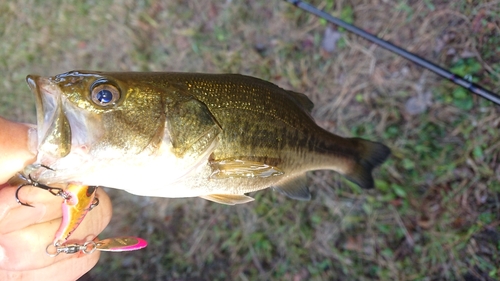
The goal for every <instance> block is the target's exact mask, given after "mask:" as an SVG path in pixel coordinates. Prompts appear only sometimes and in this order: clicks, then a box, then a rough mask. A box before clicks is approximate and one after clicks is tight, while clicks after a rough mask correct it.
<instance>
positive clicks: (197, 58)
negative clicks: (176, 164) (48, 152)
mask: <svg viewBox="0 0 500 281" xmlns="http://www.w3.org/2000/svg"><path fill="white" fill-rule="evenodd" d="M164 2H165V1H155V0H151V1H144V2H136V1H128V0H123V1H116V2H112V1H109V0H105V1H98V2H92V1H80V2H78V1H57V2H55V1H54V2H51V3H50V4H48V3H43V4H42V3H41V2H39V1H27V0H25V1H18V2H16V3H14V2H12V3H3V2H2V3H0V26H1V27H2V28H0V37H1V38H0V73H1V74H2V78H1V80H0V81H1V85H2V87H3V92H2V94H0V115H1V116H5V117H7V118H10V119H14V120H18V121H23V122H34V121H35V118H34V100H33V98H32V96H31V94H30V93H29V90H28V88H27V86H26V85H25V82H24V77H25V76H26V75H27V74H30V73H38V74H42V75H54V74H57V73H62V72H65V71H68V70H72V69H95V70H120V71H196V72H236V73H243V74H248V75H252V76H257V77H260V78H263V79H266V80H270V81H272V82H274V83H276V84H278V85H280V86H282V87H284V88H287V89H293V90H295V91H299V92H304V93H306V94H307V95H308V96H309V97H310V98H311V99H312V100H313V101H314V102H315V104H316V107H315V109H314V112H313V115H314V117H315V119H316V120H317V121H318V123H319V124H320V125H321V126H323V127H325V128H326V129H328V130H330V131H333V132H335V133H338V134H341V135H345V136H360V137H364V138H368V139H373V140H379V141H382V142H383V143H385V144H387V145H389V146H390V147H391V149H392V151H393V156H392V157H391V158H390V159H389V160H388V161H387V163H386V164H384V165H383V166H382V167H381V168H380V169H378V170H377V172H376V179H377V180H376V186H377V187H376V189H375V190H369V191H366V190H360V189H359V188H357V187H356V186H353V185H352V184H349V183H348V182H345V181H343V180H342V179H341V178H340V177H339V176H337V175H335V174H333V173H331V172H326V171H318V172H314V173H311V174H310V177H309V182H310V186H311V190H312V192H313V199H312V200H311V201H310V202H298V201H292V200H289V199H287V198H284V197H283V196H281V195H280V194H278V193H275V192H273V191H271V190H267V191H261V192H257V193H255V194H252V196H254V197H255V198H256V200H255V202H253V203H250V204H246V205H243V206H236V207H228V206H222V205H218V204H214V203H210V202H206V201H204V200H202V199H197V198H193V199H176V200H174V199H159V198H143V197H135V196H132V195H129V194H126V193H124V192H121V191H116V190H110V191H109V192H110V194H111V196H112V198H113V203H114V212H115V214H114V218H113V221H112V222H111V223H110V225H109V227H108V229H107V230H106V231H105V233H104V234H103V235H102V237H109V236H116V235H121V234H125V233H126V234H129V235H138V236H140V237H143V238H146V239H147V240H148V241H149V243H150V245H149V246H148V248H146V249H144V250H141V251H138V252H133V253H123V254H104V255H103V256H102V258H101V261H100V262H99V264H98V265H97V266H96V267H95V268H94V269H93V270H92V271H91V272H90V273H89V275H88V276H86V277H85V278H86V279H85V280H498V279H500V272H499V267H498V265H499V264H500V255H499V252H500V243H499V242H498V241H500V183H499V182H500V176H499V175H500V168H499V167H500V165H499V162H500V152H499V151H500V145H499V144H500V133H499V130H498V129H499V128H500V118H499V116H500V115H499V108H498V107H495V106H493V105H492V104H491V103H490V102H487V101H484V100H482V99H480V98H478V97H475V96H472V95H471V94H469V93H468V92H466V91H464V90H462V89H461V88H459V87H457V86H455V85H452V84H451V83H450V82H447V81H444V80H442V79H440V78H438V77H436V76H435V75H433V74H432V73H429V72H427V71H424V70H422V69H421V68H419V67H417V66H414V65H412V64H411V63H409V62H407V61H405V60H404V59H402V58H399V57H397V56H396V55H393V54H390V53H388V52H386V51H384V50H382V49H380V48H378V47H376V46H374V45H373V44H371V43H368V42H366V41H364V40H363V39H360V38H358V37H356V36H354V35H351V34H348V33H346V32H345V31H342V30H341V31H340V32H341V33H342V39H341V40H340V41H338V45H337V48H336V50H335V51H334V52H333V53H328V52H325V51H324V50H322V48H321V44H322V40H323V36H324V30H325V28H326V26H327V24H326V23H325V22H323V21H321V20H319V19H317V18H315V17H313V16H311V15H308V14H306V13H304V12H302V11H300V10H298V9H296V8H294V7H293V6H291V5H288V4H286V3H282V1H267V2H263V1H262V2H260V1H250V2H249V1H239V0H237V1H227V2H217V3H215V2H214V3H204V4H203V5H200V3H199V2H197V1H170V2H169V3H164ZM314 2H315V4H316V5H318V6H320V7H325V8H327V9H328V11H329V12H330V13H332V14H334V15H336V16H339V17H342V18H344V19H345V20H350V21H353V22H354V24H356V25H357V26H360V27H362V28H364V29H366V30H368V31H370V32H373V33H376V34H377V35H379V36H381V37H383V38H384V39H387V40H390V41H391V42H394V43H396V44H398V45H400V46H402V47H404V48H407V49H409V50H410V51H412V52H416V53H417V54H419V55H421V56H423V57H426V58H428V59H430V60H432V61H434V62H436V63H438V64H440V65H443V66H445V67H447V68H449V69H452V70H453V71H455V72H456V73H458V74H460V75H464V76H468V77H470V78H471V79H472V80H473V81H475V82H478V83H480V84H482V85H484V86H485V87H486V88H489V89H491V90H492V91H493V92H496V93H499V92H500V60H499V56H498V53H499V51H500V49H499V46H500V44H499V43H500V41H499V40H500V39H499V38H500V29H499V26H500V21H499V20H498V19H499V18H500V2H499V1H469V0H458V1H428V0H415V1H401V0H394V1H375V0H352V1H314ZM424 96H428V97H429V99H428V100H427V101H426V102H424V108H423V109H422V110H420V111H419V112H418V113H413V114H410V113H409V111H408V110H407V105H408V104H407V103H408V101H409V100H410V99H411V98H421V97H424ZM159 180H160V179H159ZM130 206H134V208H131V207H130ZM82 280H84V278H82Z"/></svg>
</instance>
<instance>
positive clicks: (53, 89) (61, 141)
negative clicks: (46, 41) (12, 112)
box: [26, 75, 71, 157]
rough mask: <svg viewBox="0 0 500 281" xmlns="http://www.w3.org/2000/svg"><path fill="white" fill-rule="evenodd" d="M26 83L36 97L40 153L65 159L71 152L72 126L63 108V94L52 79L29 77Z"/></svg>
mask: <svg viewBox="0 0 500 281" xmlns="http://www.w3.org/2000/svg"><path fill="white" fill-rule="evenodd" d="M26 82H27V83H28V86H29V87H30V89H31V91H32V92H33V93H34V95H35V97H36V115H37V127H38V151H39V152H40V151H43V152H45V153H48V154H50V155H52V156H55V157H64V156H66V155H67V154H68V153H69V152H70V150H71V126H70V123H69V121H68V118H67V117H66V115H65V114H64V110H63V107H62V100H61V99H62V93H61V90H60V88H59V87H58V86H57V85H56V84H55V83H54V82H52V81H51V78H48V77H41V76H37V75H28V76H27V77H26Z"/></svg>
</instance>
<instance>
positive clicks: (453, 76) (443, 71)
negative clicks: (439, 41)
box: [285, 0, 500, 105]
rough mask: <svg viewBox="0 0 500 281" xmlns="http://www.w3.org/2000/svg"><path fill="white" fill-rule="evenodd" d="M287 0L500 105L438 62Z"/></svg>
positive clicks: (497, 99) (297, 0)
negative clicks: (435, 62)
mask: <svg viewBox="0 0 500 281" xmlns="http://www.w3.org/2000/svg"><path fill="white" fill-rule="evenodd" d="M285 1H286V2H288V3H291V4H293V5H295V6H296V7H298V8H300V9H302V10H305V11H307V12H309V13H311V14H313V15H316V16H318V17H320V18H323V19H325V20H327V21H329V22H331V23H333V24H335V25H337V26H340V27H342V28H344V29H346V30H347V31H350V32H352V33H354V34H356V35H358V36H361V37H362V38H364V39H366V40H368V41H371V42H373V43H375V44H377V45H379V46H381V47H382V48H384V49H386V50H389V51H391V52H393V53H396V54H398V55H400V56H402V57H404V58H405V59H407V60H409V61H411V62H413V63H415V64H417V65H419V66H421V67H423V68H426V69H428V70H430V71H432V72H434V73H436V74H438V75H439V76H441V77H444V78H446V79H448V80H450V81H451V82H453V83H455V84H457V85H460V86H462V87H464V88H465V89H467V90H469V91H470V92H472V93H474V94H476V95H478V96H481V97H483V98H485V99H487V100H489V101H491V102H494V103H495V104H497V105H500V96H498V95H497V94H495V93H493V92H491V91H489V90H486V89H485V88H483V87H481V86H480V85H478V84H475V83H473V82H470V81H468V80H467V79H465V78H463V77H461V76H460V75H457V74H454V73H452V72H450V71H448V70H446V69H444V68H442V67H440V66H439V65H436V64H434V63H432V62H430V61H428V60H426V59H423V58H421V57H419V56H417V55H416V54H414V53H411V52H409V51H407V50H405V49H402V48H400V47H398V46H396V45H394V44H392V43H389V42H387V41H385V40H382V39H380V38H379V37H377V36H375V35H373V34H371V33H368V32H366V31H364V30H363V29H361V28H358V27H356V26H354V25H351V24H348V23H347V22H345V21H343V20H341V19H339V18H336V17H334V16H332V15H330V14H328V13H326V12H324V11H321V10H319V9H318V8H316V7H314V6H312V5H311V4H309V3H307V2H303V1H300V0H285Z"/></svg>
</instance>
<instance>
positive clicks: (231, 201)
mask: <svg viewBox="0 0 500 281" xmlns="http://www.w3.org/2000/svg"><path fill="white" fill-rule="evenodd" d="M200 197H201V198H203V199H206V200H209V201H213V202H216V203H220V204H225V205H236V204H244V203H248V202H252V201H253V200H254V199H253V198H252V197H250V196H246V195H243V194H241V195H239V194H210V195H203V196H200Z"/></svg>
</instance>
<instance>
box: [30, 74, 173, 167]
mask: <svg viewBox="0 0 500 281" xmlns="http://www.w3.org/2000/svg"><path fill="white" fill-rule="evenodd" d="M132 78H133V77H127V76H126V74H122V75H120V73H114V74H113V73H103V72H91V71H71V72H67V73H63V74H59V75H56V76H52V77H41V76H36V75H29V76H28V77H27V78H26V80H27V83H28V85H29V87H30V88H31V90H32V91H33V93H34V94H35V96H36V109H37V123H38V153H39V156H40V154H41V155H42V157H44V158H45V159H43V160H44V161H42V162H44V164H49V165H50V164H51V162H54V161H56V160H57V159H59V158H64V157H66V156H68V155H70V154H72V153H80V154H82V153H83V154H94V155H97V154H99V155H100V157H103V155H106V153H107V154H111V155H110V157H114V156H121V155H124V154H130V153H139V152H141V151H143V150H144V149H146V148H147V147H149V146H151V145H152V146H154V145H155V144H157V143H158V142H159V141H161V137H163V128H164V124H162V120H163V121H164V117H163V116H164V112H163V110H162V108H161V104H162V103H161V102H160V101H159V99H160V98H161V95H160V94H158V93H157V90H156V88H155V86H154V85H153V84H149V86H148V83H147V82H146V83H141V82H144V81H143V80H141V79H132ZM163 123H164V122H163ZM49 158H50V159H49ZM39 159H40V157H39Z"/></svg>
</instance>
